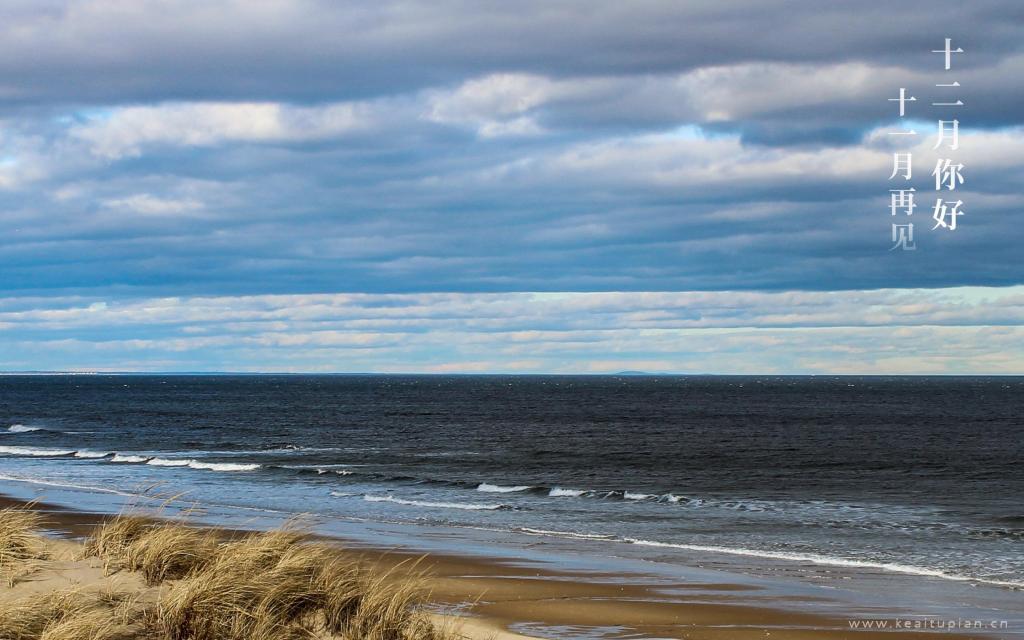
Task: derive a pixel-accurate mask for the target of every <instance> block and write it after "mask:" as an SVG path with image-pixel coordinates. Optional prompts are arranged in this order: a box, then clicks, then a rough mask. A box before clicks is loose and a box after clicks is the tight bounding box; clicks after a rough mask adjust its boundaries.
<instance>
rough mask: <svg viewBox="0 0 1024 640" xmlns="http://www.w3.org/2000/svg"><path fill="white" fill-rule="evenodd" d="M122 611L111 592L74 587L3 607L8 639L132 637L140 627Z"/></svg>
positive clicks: (0, 613)
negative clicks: (101, 592)
mask: <svg viewBox="0 0 1024 640" xmlns="http://www.w3.org/2000/svg"><path fill="white" fill-rule="evenodd" d="M141 615H142V614H141V612H135V613H134V615H129V614H127V613H125V612H123V611H121V612H119V611H118V607H117V605H116V604H113V602H112V599H111V598H110V597H109V595H105V594H100V593H98V592H95V591H89V590H86V589H71V590H66V591H57V592H52V593H47V594H41V595H33V596H30V597H27V598H23V599H21V600H19V601H17V602H14V603H10V604H6V605H5V606H4V607H3V608H2V609H0V637H3V638H4V640H129V639H131V638H136V637H138V635H137V634H138V632H139V629H138V628H137V627H136V628H133V627H132V626H130V623H131V622H132V621H131V620H129V618H140V617H141Z"/></svg>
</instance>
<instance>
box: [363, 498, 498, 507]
mask: <svg viewBox="0 0 1024 640" xmlns="http://www.w3.org/2000/svg"><path fill="white" fill-rule="evenodd" d="M363 500H366V501H367V502H393V503H395V504H401V505H406V506H410V507H428V508H433V509H463V510H466V511H496V510H498V509H511V508H512V507H511V506H509V505H507V504H474V503H466V502H429V501H425V500H403V499H402V498H396V497H394V496H370V495H364V496H363Z"/></svg>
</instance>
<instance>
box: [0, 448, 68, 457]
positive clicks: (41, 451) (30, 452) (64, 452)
mask: <svg viewBox="0 0 1024 640" xmlns="http://www.w3.org/2000/svg"><path fill="white" fill-rule="evenodd" d="M74 452H75V450H74V449H46V448H43V447H0V453H3V454H7V455H9V456H33V457H47V456H69V455H71V454H73V453H74Z"/></svg>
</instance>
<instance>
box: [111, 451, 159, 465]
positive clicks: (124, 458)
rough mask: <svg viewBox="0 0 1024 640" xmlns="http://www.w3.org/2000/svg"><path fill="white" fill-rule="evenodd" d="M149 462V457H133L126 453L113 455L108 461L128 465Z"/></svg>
mask: <svg viewBox="0 0 1024 640" xmlns="http://www.w3.org/2000/svg"><path fill="white" fill-rule="evenodd" d="M149 460H150V457H149V456H134V455H131V454H127V453H115V454H114V457H113V458H111V459H110V461H111V462H128V463H139V462H147V461H149Z"/></svg>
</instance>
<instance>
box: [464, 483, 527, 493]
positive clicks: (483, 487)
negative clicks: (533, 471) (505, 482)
mask: <svg viewBox="0 0 1024 640" xmlns="http://www.w3.org/2000/svg"><path fill="white" fill-rule="evenodd" d="M532 488H533V487H531V486H530V485H528V484H521V485H516V486H513V487H506V486H502V485H499V484H487V483H486V482H482V483H480V486H478V487H477V488H476V490H477V491H483V492H484V493H518V492H520V491H529V490H530V489H532Z"/></svg>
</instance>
